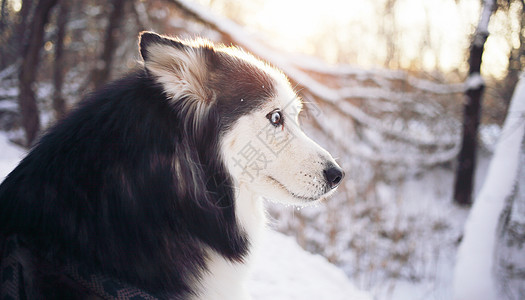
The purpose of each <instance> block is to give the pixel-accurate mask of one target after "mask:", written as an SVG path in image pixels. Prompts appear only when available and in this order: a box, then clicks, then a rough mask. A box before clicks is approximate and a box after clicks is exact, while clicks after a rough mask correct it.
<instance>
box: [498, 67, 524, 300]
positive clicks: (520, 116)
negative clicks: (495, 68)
mask: <svg viewBox="0 0 525 300" xmlns="http://www.w3.org/2000/svg"><path fill="white" fill-rule="evenodd" d="M519 80H520V81H519V82H518V85H516V88H515V93H514V96H513V98H512V102H514V101H521V103H522V106H521V107H522V108H521V110H518V111H511V112H510V113H508V114H507V118H509V117H511V118H515V119H517V120H518V122H519V121H521V122H524V120H525V119H524V117H525V114H524V112H523V108H525V105H524V104H523V103H525V73H522V75H521V78H520V79H519ZM513 105H515V104H513ZM516 113H517V114H516ZM504 138H505V137H504ZM517 164H518V173H517V176H516V180H515V181H514V185H513V192H512V194H511V195H510V196H509V197H508V198H507V199H506V201H505V208H504V209H503V211H502V213H501V214H500V219H499V226H498V232H497V235H498V237H497V238H498V242H497V243H496V246H495V254H496V255H495V266H494V273H495V275H496V287H497V289H498V292H499V294H500V296H501V297H502V298H503V299H509V300H518V299H525V136H524V137H523V139H522V141H521V151H520V155H519V160H518V162H517Z"/></svg>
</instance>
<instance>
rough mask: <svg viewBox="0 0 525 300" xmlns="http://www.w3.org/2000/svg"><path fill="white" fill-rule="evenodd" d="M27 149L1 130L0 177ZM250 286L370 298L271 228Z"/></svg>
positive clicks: (264, 295) (255, 292) (300, 296)
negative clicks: (12, 140) (15, 142)
mask: <svg viewBox="0 0 525 300" xmlns="http://www.w3.org/2000/svg"><path fill="white" fill-rule="evenodd" d="M24 155H25V150H24V149H22V148H20V147H17V146H15V145H14V144H12V143H10V142H9V141H8V139H7V137H6V135H5V134H4V133H0V180H2V181H3V179H4V178H5V176H7V174H9V172H10V171H11V170H12V169H13V168H14V167H16V165H17V164H18V162H19V161H20V159H21V158H23V156H24ZM258 251H259V255H258V257H257V260H256V264H255V268H254V272H253V274H252V278H251V280H250V282H249V288H250V290H251V293H252V296H253V297H254V299H255V300H269V299H272V300H296V299H297V300H319V299H330V300H371V299H372V297H371V296H370V295H369V294H368V293H365V292H362V291H360V290H358V289H357V288H356V287H355V286H354V285H353V283H351V282H350V280H349V279H348V277H346V275H345V274H344V273H343V271H342V270H341V269H339V268H337V267H336V266H334V265H332V264H331V263H329V262H328V261H327V260H326V258H324V257H322V256H320V255H314V254H311V253H308V252H306V251H304V250H303V249H302V248H301V247H299V245H297V243H296V242H295V241H294V240H293V238H291V237H287V236H285V235H283V234H281V233H278V232H275V231H272V230H268V231H267V232H266V234H265V236H264V238H263V242H262V244H261V248H260V249H258Z"/></svg>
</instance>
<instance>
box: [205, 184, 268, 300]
mask: <svg viewBox="0 0 525 300" xmlns="http://www.w3.org/2000/svg"><path fill="white" fill-rule="evenodd" d="M235 212H236V215H237V221H238V224H239V225H240V226H241V228H242V230H243V231H245V232H246V234H247V235H248V239H249V243H250V248H249V253H248V255H246V257H244V260H243V262H242V263H239V262H232V261H230V260H228V259H225V258H224V257H223V256H221V255H219V254H218V253H217V252H215V251H213V250H211V249H209V250H208V261H207V269H208V271H207V272H206V273H205V274H204V275H203V277H202V279H201V281H200V283H201V284H200V285H201V286H200V290H201V293H199V295H198V296H197V297H196V298H195V300H196V299H199V300H204V299H206V300H223V299H228V300H248V299H251V297H250V295H249V292H248V289H247V288H246V282H247V280H248V278H249V275H250V265H251V262H252V261H253V260H254V259H255V256H256V255H257V248H258V243H259V239H260V235H261V234H262V232H263V230H264V227H265V222H266V219H265V213H264V208H263V202H262V199H260V198H259V197H257V196H256V195H254V194H252V193H250V192H249V190H246V189H242V188H241V189H240V190H239V193H238V194H237V197H236V201H235Z"/></svg>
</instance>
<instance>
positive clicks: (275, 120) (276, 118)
mask: <svg viewBox="0 0 525 300" xmlns="http://www.w3.org/2000/svg"><path fill="white" fill-rule="evenodd" d="M266 118H268V120H270V123H272V125H273V126H275V127H277V126H280V125H283V116H282V114H281V112H280V111H274V112H271V113H269V114H268V115H266Z"/></svg>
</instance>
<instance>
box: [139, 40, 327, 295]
mask: <svg viewBox="0 0 525 300" xmlns="http://www.w3.org/2000/svg"><path fill="white" fill-rule="evenodd" d="M194 46H195V45H194ZM208 46H210V45H209V44H208ZM197 48H198V47H197ZM197 48H194V47H188V48H187V49H184V50H181V49H179V48H176V47H171V46H168V45H163V44H156V45H151V46H149V48H148V49H147V51H148V55H149V57H148V59H147V60H146V61H145V66H146V67H147V68H148V70H150V71H151V72H152V73H153V74H154V75H155V76H156V77H157V79H158V81H159V82H160V83H161V84H162V85H163V86H164V89H165V91H166V93H167V94H168V95H169V96H170V97H173V99H181V98H186V99H187V100H188V105H191V106H193V107H191V108H192V109H195V110H196V111H197V116H201V115H204V114H205V113H206V111H207V105H208V104H210V103H211V102H213V101H215V95H214V93H213V91H210V90H209V89H208V88H207V82H206V80H207V79H206V78H207V77H206V76H207V69H206V64H205V61H204V57H203V55H202V53H203V52H202V51H200V50H198V49H197ZM214 49H215V51H221V52H224V53H226V54H229V55H232V56H235V57H237V58H239V59H242V60H244V61H246V62H248V63H251V64H252V65H254V66H256V67H257V68H258V69H260V71H261V72H264V73H266V74H268V75H269V76H271V77H272V78H273V80H274V82H275V83H276V84H275V86H273V87H264V86H262V87H261V88H268V89H269V88H273V89H274V90H273V91H272V93H271V94H274V95H275V97H274V98H273V99H270V100H269V101H268V102H267V103H265V104H264V105H263V106H262V107H261V108H259V109H257V110H256V111H253V112H251V113H250V114H248V115H245V116H242V117H241V118H239V120H237V122H236V123H235V124H233V125H232V127H231V128H230V129H229V131H228V132H227V133H226V134H225V135H224V136H223V137H222V140H221V145H220V146H221V155H222V159H223V161H224V163H225V165H226V168H227V171H228V172H229V173H230V175H231V176H232V178H233V181H234V188H235V212H236V216H237V222H238V224H239V225H240V227H241V228H242V230H244V232H246V233H247V236H248V239H249V244H250V250H249V254H248V255H247V256H246V257H244V261H243V262H240V263H237V262H232V261H229V260H227V259H224V257H223V256H221V255H219V254H218V253H216V252H215V251H214V250H212V249H210V248H208V249H207V254H208V261H207V267H208V272H206V273H205V274H203V276H202V278H201V279H200V280H199V283H198V284H197V285H198V286H197V291H196V295H195V296H194V298H193V299H194V300H197V299H199V300H224V299H227V300H247V299H250V296H249V293H248V291H247V290H246V288H245V284H244V282H245V280H246V278H247V276H248V275H249V263H250V260H251V259H252V258H253V255H255V254H256V253H255V249H256V248H257V244H258V242H259V236H260V235H261V233H262V231H263V230H264V226H265V212H264V208H263V198H267V199H271V200H275V201H279V202H283V203H287V204H294V205H307V204H311V203H314V202H316V201H318V200H320V199H322V198H324V197H326V196H328V195H329V194H331V193H332V192H333V190H330V189H329V188H327V184H326V182H325V179H324V173H323V172H324V170H325V169H326V168H327V167H328V166H329V165H333V166H337V163H336V162H335V161H334V159H333V158H332V157H331V156H330V154H329V153H328V152H327V151H326V150H324V149H323V148H321V147H320V146H319V145H317V144H316V143H315V142H313V141H312V140H311V139H310V138H308V137H307V136H306V135H305V134H304V133H303V132H302V130H301V129H300V127H299V123H298V114H299V112H300V110H301V107H302V104H301V101H300V100H299V99H298V97H297V95H296V94H295V92H294V91H293V89H292V88H291V86H290V84H289V82H288V80H287V78H286V76H284V74H283V73H282V72H280V71H278V70H276V69H274V68H272V67H270V66H269V65H267V64H265V63H263V62H261V61H259V60H257V59H256V58H254V57H253V56H252V55H250V54H247V53H245V52H243V51H242V50H239V49H237V48H226V47H218V48H214ZM201 50H202V49H201ZM239 101H243V99H239ZM275 110H280V111H281V112H282V113H283V116H284V122H285V123H284V126H283V127H281V126H279V127H275V126H273V125H271V124H270V122H269V120H268V118H267V117H266V116H267V115H268V114H269V113H271V112H272V111H275ZM247 146H250V147H253V151H256V153H257V155H258V157H259V158H261V157H264V161H262V162H261V161H259V163H260V165H258V167H257V168H256V167H253V166H252V165H247V166H245V167H243V166H240V165H239V163H238V162H236V160H237V161H238V160H239V159H241V157H239V155H240V153H241V152H242V151H243V149H245V147H247ZM179 164H180V162H179V161H175V162H174V168H175V169H176V170H179V169H180V165H179ZM262 164H264V166H262ZM261 167H262V168H261Z"/></svg>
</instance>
